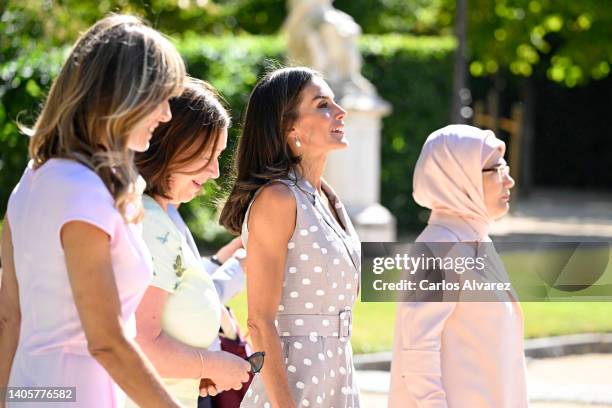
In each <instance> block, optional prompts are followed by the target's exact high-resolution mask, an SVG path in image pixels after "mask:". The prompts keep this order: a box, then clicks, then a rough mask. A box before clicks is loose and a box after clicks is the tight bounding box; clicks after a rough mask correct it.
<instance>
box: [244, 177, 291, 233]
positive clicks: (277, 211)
mask: <svg viewBox="0 0 612 408" xmlns="http://www.w3.org/2000/svg"><path fill="white" fill-rule="evenodd" d="M262 189H263V190H262V191H261V192H260V193H259V194H258V195H257V197H256V198H255V201H254V202H253V206H252V208H251V213H250V216H249V230H250V231H252V232H255V231H253V230H260V231H262V230H265V231H266V232H270V231H274V232H278V233H281V235H283V236H285V235H287V238H288V237H290V236H291V233H292V232H293V230H294V228H295V220H296V208H297V204H296V201H295V197H294V195H293V192H292V191H291V189H290V188H289V187H287V186H286V185H284V184H283V183H270V184H269V185H267V186H265V187H262Z"/></svg>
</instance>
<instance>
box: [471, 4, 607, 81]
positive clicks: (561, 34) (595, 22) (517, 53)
mask: <svg viewBox="0 0 612 408" xmlns="http://www.w3.org/2000/svg"><path fill="white" fill-rule="evenodd" d="M469 7H470V12H469V15H470V22H469V43H470V51H471V55H472V62H471V64H470V73H471V74H472V75H474V76H483V75H491V74H495V73H497V72H498V71H499V70H500V69H507V70H508V71H509V72H510V73H512V74H513V75H516V76H522V77H530V76H531V75H532V74H533V72H534V70H535V68H536V67H537V66H539V67H542V68H543V69H544V70H545V72H546V76H547V77H548V78H549V79H550V80H552V81H554V82H558V83H562V84H564V85H565V86H568V87H574V86H576V85H579V84H584V83H586V82H588V81H589V80H591V79H595V80H597V79H602V78H605V77H606V76H608V74H609V73H610V63H612V42H611V41H610V39H611V38H612V3H610V2H609V1H606V0H581V1H569V0H559V1H557V0H470V5H469Z"/></svg>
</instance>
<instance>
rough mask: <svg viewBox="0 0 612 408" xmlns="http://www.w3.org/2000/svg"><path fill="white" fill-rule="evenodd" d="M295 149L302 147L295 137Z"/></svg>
mask: <svg viewBox="0 0 612 408" xmlns="http://www.w3.org/2000/svg"><path fill="white" fill-rule="evenodd" d="M295 147H297V148H298V149H299V148H300V147H302V144H301V143H300V141H299V140H298V139H297V137H296V138H295Z"/></svg>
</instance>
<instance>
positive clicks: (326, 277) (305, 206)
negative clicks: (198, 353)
mask: <svg viewBox="0 0 612 408" xmlns="http://www.w3.org/2000/svg"><path fill="white" fill-rule="evenodd" d="M290 177H294V176H293V174H291V175H290ZM279 181H280V182H282V183H284V184H285V185H287V186H288V187H289V188H290V189H291V191H292V192H293V194H294V195H295V199H296V202H297V219H296V226H295V231H294V233H293V235H292V237H291V240H290V241H289V244H288V248H287V262H286V265H285V278H284V283H283V290H282V294H281V302H280V304H279V306H278V313H277V316H276V324H277V329H278V333H279V336H280V338H281V345H282V349H283V352H284V355H285V366H286V369H287V376H288V379H289V387H290V388H291V391H292V393H293V397H294V400H295V402H296V406H297V407H326V408H358V407H359V406H360V405H359V391H358V389H357V384H356V382H355V375H354V374H355V370H354V367H353V352H352V349H351V343H350V337H351V330H352V327H351V326H352V308H353V304H354V302H355V299H356V298H357V294H358V291H359V271H360V268H361V247H360V242H359V238H358V237H357V234H356V233H355V229H354V228H353V225H352V224H351V221H350V219H349V218H348V215H347V213H346V210H345V209H344V206H343V205H342V203H341V202H340V200H339V199H338V197H337V196H336V194H335V193H334V191H333V190H332V189H331V188H330V187H329V186H327V185H326V184H325V183H324V182H323V184H322V189H323V191H324V192H325V193H326V195H327V197H328V199H329V202H330V205H331V206H333V207H334V208H335V209H336V213H337V215H338V218H339V219H340V221H341V223H342V225H343V226H344V228H343V227H342V226H341V225H339V224H338V221H337V220H336V219H335V218H334V216H333V215H332V214H331V212H330V211H329V209H328V208H327V207H326V206H325V205H324V204H323V202H322V201H321V197H320V196H319V193H318V192H317V191H316V190H315V189H314V188H313V187H312V185H311V184H310V183H309V182H308V181H306V180H304V179H297V180H289V179H288V180H279ZM248 215H249V212H248V211H247V213H246V216H245V220H244V223H243V227H242V239H243V241H244V244H245V246H246V240H247V238H248V231H247V228H246V226H247V220H248ZM247 279H248V278H247ZM240 406H241V407H243V408H255V407H263V408H271V407H272V405H271V403H270V400H269V399H268V397H267V394H266V390H265V388H264V384H263V380H262V378H261V376H260V375H256V376H255V379H254V380H253V382H252V383H251V386H250V388H249V390H248V391H247V393H246V395H245V397H244V400H243V401H242V404H241V405H240ZM275 408H276V407H275Z"/></svg>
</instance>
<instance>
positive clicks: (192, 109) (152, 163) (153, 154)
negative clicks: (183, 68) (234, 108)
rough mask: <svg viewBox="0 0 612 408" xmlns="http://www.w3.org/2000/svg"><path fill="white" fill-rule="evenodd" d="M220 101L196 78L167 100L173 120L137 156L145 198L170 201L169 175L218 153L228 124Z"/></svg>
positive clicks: (162, 124)
mask: <svg viewBox="0 0 612 408" xmlns="http://www.w3.org/2000/svg"><path fill="white" fill-rule="evenodd" d="M219 99H220V97H219V95H218V93H217V91H216V90H215V89H214V88H213V87H212V86H211V85H209V84H208V83H207V82H204V81H201V80H199V79H195V78H187V79H186V81H185V88H184V91H183V93H182V94H181V95H180V96H177V97H175V98H172V99H170V110H171V112H172V120H170V121H169V122H166V123H160V124H159V126H158V127H157V128H156V129H155V131H154V132H153V137H152V138H151V141H150V146H149V149H148V150H147V151H145V152H142V153H138V154H136V167H137V168H138V171H139V172H140V174H141V175H142V177H143V178H144V179H145V181H146V182H147V188H146V190H145V192H146V193H147V194H149V195H151V196H161V197H164V198H166V199H169V198H170V197H169V196H168V192H169V179H170V175H171V174H173V173H177V172H180V170H181V169H182V168H184V167H185V166H186V165H188V164H189V163H191V162H193V161H195V160H197V159H198V158H199V157H201V156H202V154H204V152H206V151H211V152H214V151H215V150H216V149H217V144H218V143H219V135H220V134H221V130H222V129H223V128H226V127H229V126H230V124H231V123H230V117H229V114H228V113H227V111H226V110H225V108H224V107H223V105H222V104H221V102H220V100H219ZM212 159H213V155H211V159H210V160H212ZM210 160H209V161H208V162H207V163H206V165H205V166H204V167H206V166H208V165H209V164H210Z"/></svg>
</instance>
